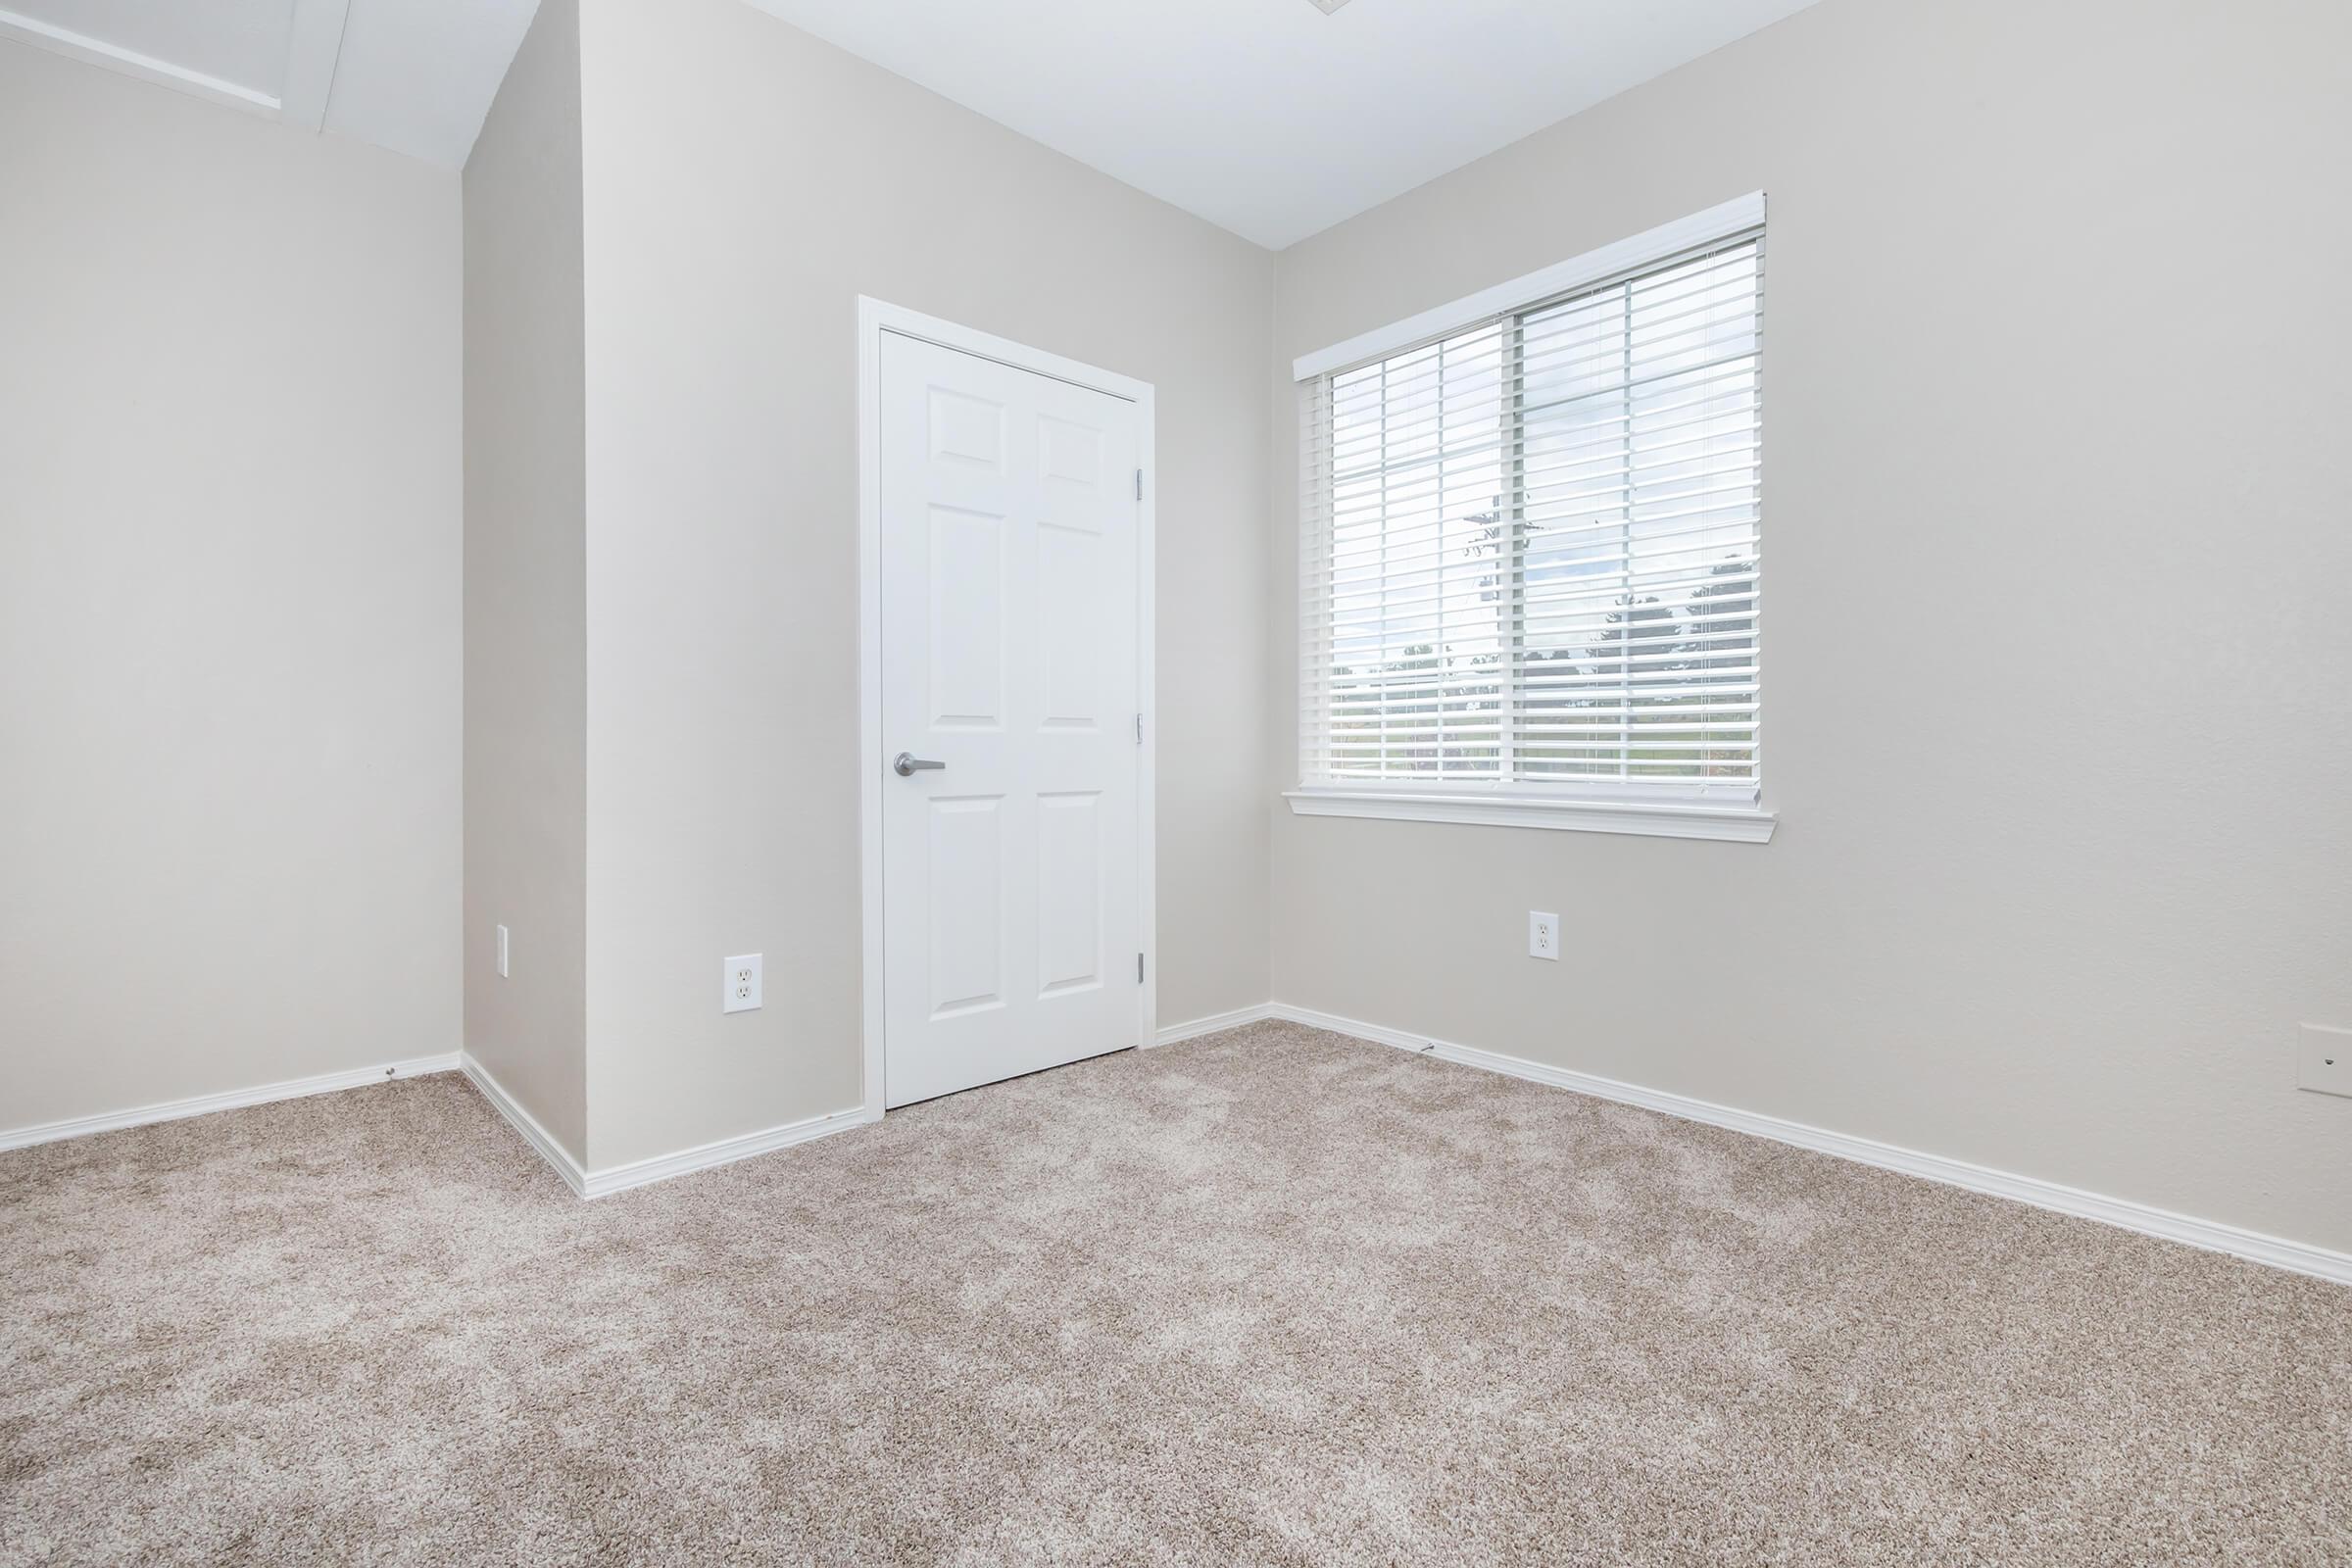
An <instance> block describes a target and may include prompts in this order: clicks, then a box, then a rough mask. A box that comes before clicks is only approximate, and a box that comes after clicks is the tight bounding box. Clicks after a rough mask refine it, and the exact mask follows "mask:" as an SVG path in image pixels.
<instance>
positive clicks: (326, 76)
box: [0, 0, 538, 169]
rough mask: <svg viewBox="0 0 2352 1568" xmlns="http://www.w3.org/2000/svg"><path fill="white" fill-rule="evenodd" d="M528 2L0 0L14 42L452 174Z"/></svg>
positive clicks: (0, 30) (511, 54) (4, 30)
mask: <svg viewBox="0 0 2352 1568" xmlns="http://www.w3.org/2000/svg"><path fill="white" fill-rule="evenodd" d="M537 8H538V0H0V38H13V39H15V40H17V41H18V42H20V43H27V44H31V45H33V46H35V47H36V48H42V49H47V50H50V51H52V52H54V53H57V54H61V55H66V56H69V57H71V58H73V59H75V60H82V61H86V62H88V63H89V64H91V65H96V66H103V67H105V68H107V69H108V70H110V71H119V72H122V73H124V74H126V75H132V76H138V77H141V78H143V79H145V80H148V81H154V82H160V83H162V84H163V85H165V86H167V87H173V88H177V89H178V90H180V91H182V92H188V93H194V94H195V95H197V96H198V97H201V98H209V99H211V100H213V101H214V102H215V103H222V104H227V105H229V106H230V107H232V108H236V109H242V110H244V111H246V112H247V113H250V114H256V115H261V116H264V117H266V118H269V119H271V120H278V121H283V122H284V123H287V124H291V125H298V126H300V127H302V128H303V129H306V130H329V131H333V132H334V133H335V134H337V135H340V136H349V137H352V138H353V139H355V140H358V141H366V142H372V143H374V144H375V145H377V146H379V147H388V148H390V149H391V150H392V151H394V152H398V153H406V154H408V155H409V156H410V157H412V158H417V159H421V160H423V161H424V162H426V163H430V164H438V165H441V166H442V167H444V168H449V169H456V168H460V167H462V166H463V165H464V164H465V162H466V154H467V153H468V152H470V151H472V148H473V138H474V136H475V134H476V133H477V132H479V131H480V129H481V127H482V117H483V116H484V115H485V114H487V113H488V112H489V108H490V100H491V99H492V98H494V97H496V96H497V94H498V84H499V82H500V81H501V80H502V79H504V78H505V76H506V73H507V66H508V65H509V63H510V62H512V61H513V60H514V58H515V48H516V47H517V46H518V45H519V44H520V43H521V42H522V35H523V32H524V30H525V29H526V28H528V27H529V26H530V23H531V14H532V13H533V12H534V11H535V10H536V9H537Z"/></svg>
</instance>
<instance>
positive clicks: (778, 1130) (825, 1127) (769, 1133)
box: [581, 1105, 882, 1198]
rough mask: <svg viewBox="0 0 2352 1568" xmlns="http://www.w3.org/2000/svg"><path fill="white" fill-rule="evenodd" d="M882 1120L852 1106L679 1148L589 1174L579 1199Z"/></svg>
mask: <svg viewBox="0 0 2352 1568" xmlns="http://www.w3.org/2000/svg"><path fill="white" fill-rule="evenodd" d="M881 1119H882V1118H881V1116H880V1115H879V1114H878V1113H876V1112H874V1111H870V1110H867V1109H866V1108H865V1107H864V1106H862V1105H854V1106H852V1107H851V1108H849V1109H848V1110H836V1111H831V1112H829V1113H827V1114H825V1115H822V1116H810V1117H808V1118H807V1119H805V1120H802V1121H793V1122H786V1123H785V1124H784V1125H783V1126H781V1127H770V1128H768V1129H766V1130H765V1131H764V1132H757V1133H745V1134H744V1135H743V1136H742V1137H740V1138H722V1139H720V1140H719V1141H718V1142H717V1143H714V1144H704V1145H702V1146H701V1147H699V1148H696V1149H682V1150H680V1151H678V1152H676V1153H674V1154H657V1155H655V1156H654V1157H653V1158H651V1159H639V1160H632V1161H630V1162H629V1163H628V1164H626V1165H614V1166H612V1167H611V1168H609V1169H606V1170H597V1171H590V1172H589V1173H588V1186H587V1190H586V1191H585V1192H584V1193H583V1194H582V1195H581V1196H582V1197H585V1198H602V1197H604V1196H605V1195H606V1194H608V1193H618V1192H623V1191H626V1190H627V1189H629V1188H631V1187H643V1186H644V1185H646V1184H647V1183H648V1182H659V1181H666V1180H668V1179H669V1178H670V1177H672V1176H683V1175H686V1174H687V1173H688V1172H690V1171H698V1170H709V1169H711V1167H712V1166H714V1165H732V1164H733V1163H735V1161H737V1160H739V1159H749V1158H751V1157H752V1156H753V1155H754V1154H764V1153H768V1152H771V1151H773V1150H778V1149H790V1148H791V1147H792V1146H793V1145H795V1144H805V1143H808V1142H809V1140H810V1139H812V1138H825V1137H829V1136H831V1135H832V1134H834V1133H845V1132H848V1131H849V1130H850V1129H851V1128H853V1127H870V1126H872V1125H873V1124H874V1123H875V1122H878V1121H880V1120H881Z"/></svg>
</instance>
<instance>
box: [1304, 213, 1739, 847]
mask: <svg viewBox="0 0 2352 1568" xmlns="http://www.w3.org/2000/svg"><path fill="white" fill-rule="evenodd" d="M1763 222H1764V193H1763V192H1762V191H1752V192H1750V193H1749V194H1747V195H1745V196H1739V197H1735V198H1733V199H1732V200H1730V201H1727V202H1722V203H1719V204H1717V205H1716V206H1713V207H1710V208H1708V209H1707V210H1706V211H1704V212H1701V213H1693V214H1691V216H1690V217H1688V218H1683V219H1678V220H1676V221H1673V222H1671V223H1661V224H1659V225H1658V226H1657V227H1656V228H1653V229H1649V230H1647V231H1646V232H1643V233H1641V234H1636V235H1633V236H1632V237H1630V238H1627V239H1622V240H1618V241H1616V242H1615V243H1614V244H1609V245H1603V246H1601V247H1600V248H1599V249H1597V250H1592V251H1587V252H1586V253H1585V254H1584V255H1582V256H1574V257H1570V258H1569V259H1568V260H1567V261H1564V262H1559V263H1556V264H1554V265H1553V266H1550V267H1546V268H1544V269H1543V270H1539V271H1534V272H1530V273H1528V274H1526V275H1525V276H1523V277H1516V278H1513V279H1511V280H1510V281H1509V282H1507V283H1497V284H1495V286H1494V287H1492V288H1487V289H1481V290H1480V291H1479V292H1477V293H1476V294H1471V295H1468V296H1466V297H1464V298H1462V299H1458V300H1455V301H1453V302H1452V303H1450V304H1447V305H1440V306H1437V307H1435V308H1434V309H1431V310H1427V311H1423V312H1421V313H1420V314H1419V315H1417V316H1413V317H1409V318H1407V319H1404V320H1401V321H1397V322H1396V323H1394V324H1392V325H1389V326H1384V327H1379V328H1377V329H1375V330H1373V331H1370V332H1364V333H1360V334H1358V335H1357V336H1355V337H1351V338H1348V340H1347V341H1346V342H1343V343H1335V344H1333V345H1332V346H1331V347H1329V348H1326V349H1318V350H1316V351H1315V352H1314V353H1312V354H1305V355H1301V356H1299V358H1298V359H1296V360H1294V361H1292V362H1291V374H1292V377H1293V379H1294V380H1297V381H1302V382H1303V381H1311V380H1314V379H1315V378H1316V377H1318V376H1320V375H1323V374H1326V373H1327V372H1329V371H1332V370H1337V369H1345V368H1348V367H1350V366H1354V365H1361V364H1363V363H1364V362H1366V361H1368V360H1376V359H1382V358H1385V357H1387V356H1389V355H1391V354H1396V353H1398V352H1401V351H1403V350H1406V349H1410V348H1414V347H1417V346H1418V345H1420V344H1423V343H1427V342H1430V341H1432V340H1434V339H1437V338H1441V337H1444V336H1446V334H1448V333H1451V332H1455V331H1458V330H1460V329H1462V328H1464V327H1466V326H1468V325H1470V324H1472V323H1474V322H1477V321H1481V320H1485V319H1488V318H1490V317H1495V316H1500V315H1503V314H1505V313H1507V312H1510V311H1515V310H1520V309H1523V308H1525V307H1526V306H1528V305H1529V304H1531V303H1533V302H1535V301H1538V300H1543V299H1546V298H1549V297H1551V296H1553V295H1558V294H1567V293H1572V292H1574V291H1575V290H1577V289H1579V288H1582V287H1584V286H1586V285H1587V284H1591V283H1597V282H1599V281H1601V280H1602V279H1604V278H1608V277H1611V276H1614V275H1616V274H1617V273H1620V272H1625V271H1629V270H1634V269H1637V268H1641V267H1644V266H1646V265H1648V264H1649V263H1651V262H1659V261H1664V260H1666V259H1667V258H1669V257H1672V256H1676V255H1679V254H1680V253H1682V252H1684V251H1687V250H1692V249H1695V248H1697V247H1699V246H1702V245H1707V244H1711V243H1713V242H1714V241H1716V240H1719V239H1726V238H1729V237H1731V236H1732V235H1735V234H1738V233H1740V232H1741V231H1743V230H1746V229H1750V228H1755V227H1757V226H1759V225H1760V224H1762V223H1763ZM1737 788H1738V793H1740V795H1742V796H1745V797H1746V799H1744V800H1742V801H1740V802H1709V801H1706V800H1704V799H1701V798H1693V797H1691V796H1685V797H1682V798H1680V799H1669V800H1661V799H1656V798H1650V799H1643V800H1612V799H1608V798H1606V797H1600V798H1595V797H1594V796H1593V795H1592V794H1590V793H1580V794H1578V795H1576V796H1574V797H1566V796H1558V797H1547V796H1544V795H1542V794H1538V793H1531V792H1528V791H1526V790H1524V789H1514V790H1509V791H1505V790H1503V789H1501V788H1499V787H1495V788H1488V789H1484V790H1482V789H1481V788H1480V787H1479V786H1478V785H1475V784H1470V785H1457V786H1450V787H1444V788H1436V789H1431V788H1420V787H1415V786H1410V785H1407V786H1402V787H1398V786H1384V785H1379V784H1363V785H1323V784H1301V785H1299V787H1298V788H1296V789H1290V790H1285V791H1284V792H1283V799H1285V800H1287V801H1288V802H1290V805H1291V813H1292V814H1293V815H1294V816H1356V817H1373V818H1379V819H1383V820H1387V821H1397V822H1452V823H1461V824H1467V825H1474V826H1485V827H1538V828H1556V829H1565V830H1568V831H1571V832H1585V833H1630V834H1637V835H1642V836H1646V837H1651V838H1677V839H1717V840H1723V841H1727V842H1731V843H1739V844H1763V843H1767V842H1769V841H1770V840H1771V838H1772V833H1773V829H1774V827H1775V826H1776V825H1778V823H1779V820H1780V819H1779V816H1778V814H1777V813H1776V812H1773V811H1769V810H1766V809H1763V808H1762V807H1761V806H1760V805H1757V804H1755V796H1754V793H1753V792H1754V788H1755V787H1754V786H1753V785H1741V786H1738V787H1737ZM1699 793H1700V794H1702V795H1703V790H1702V791H1701V792H1699Z"/></svg>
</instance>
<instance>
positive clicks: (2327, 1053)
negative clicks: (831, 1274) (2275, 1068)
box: [2295, 1023, 2352, 1096]
mask: <svg viewBox="0 0 2352 1568" xmlns="http://www.w3.org/2000/svg"><path fill="white" fill-rule="evenodd" d="M2295 1085H2296V1087H2297V1088H2301V1089H2308V1090H2310V1091H2311V1092H2312V1093H2313V1094H2315V1095H2345V1096H2352V1029H2335V1028H2330V1027H2329V1026H2328V1025H2327V1024H2324V1023H2307V1024H2305V1025H2304V1026H2303V1035H2302V1038H2301V1039H2300V1040H2298V1041H2297V1042H2296V1045H2295Z"/></svg>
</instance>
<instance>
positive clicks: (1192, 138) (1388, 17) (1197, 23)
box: [0, 0, 1811, 247]
mask: <svg viewBox="0 0 2352 1568" xmlns="http://www.w3.org/2000/svg"><path fill="white" fill-rule="evenodd" d="M644 3H647V4H658V3H660V0H644ZM752 3H753V4H756V5H758V6H759V7H760V9H762V10H764V11H767V12H770V13H772V14H773V15H775V16H777V17H780V18H782V19H783V20H784V21H786V22H789V23H791V24H793V25H796V26H800V27H804V28H806V29H808V30H809V31H810V32H813V33H815V34H816V35H817V36H819V37H821V38H825V39H828V40H830V41H831V42H833V43H836V44H838V45H840V46H841V47H842V48H844V49H847V50H849V51H850V52H851V53H853V54H857V55H861V56H863V57H864V58H866V59H868V60H871V61H873V62H874V63H875V64H877V65H879V66H882V67H883V68H884V69H886V70H889V71H893V72H896V73H899V74H900V75H903V76H907V77H909V78H911V79H912V80H914V81H917V82H920V83H922V84H923V85H924V86H926V87H929V88H930V89H932V90H933V91H934V92H937V93H940V94H942V95H943V96H945V97H948V98H952V99H954V100H955V101H956V102H957V103H960V104H962V105H964V106H965V107H967V108H969V109H973V110H976V111H978V112H979V113H981V114H983V115H986V116H988V117H989V118H990V119H992V120H995V121H998V122H1000V123H1004V124H1005V125H1009V126H1010V127H1012V128H1013V129H1014V130H1017V131H1019V132H1021V133H1022V134H1023V135H1026V136H1029V137H1031V138H1032V139H1034V140H1037V141H1041V142H1043V143H1045V144H1046V145H1047V146H1049V147H1053V148H1056V149H1058V150H1059V151H1061V152H1064V153H1067V154H1068V155H1069V156H1070V157H1072V158H1075V159H1077V160H1078V161H1079V162H1081V163H1084V164H1089V165H1092V166H1093V167H1094V168H1096V169H1100V170H1102V171H1103V172H1105V173H1108V174H1112V175H1114V176H1116V177H1117V178H1119V179H1123V180H1125V181H1127V183H1129V184H1131V185H1135V186H1137V187H1139V188H1141V189H1143V190H1146V191H1149V192H1151V193H1152V195H1154V196H1157V197H1159V198H1161V199H1162V200H1164V201H1167V202H1171V203H1173V204H1174V205H1176V206H1178V207H1181V208H1184V209H1185V210H1187V211H1188V212H1192V213H1197V214H1199V215H1200V216H1201V217H1202V218H1205V219H1207V220H1208V221H1211V222H1214V223H1219V224H1222V225H1223V226H1224V227H1226V228H1229V229H1232V230H1233V231H1234V232H1235V233H1237V234H1241V235H1243V236H1245V237H1247V238H1249V239H1252V240H1255V241H1257V242H1258V243H1259V244H1261V245H1268V246H1274V247H1281V246H1284V245H1288V244H1290V243H1291V242H1292V241H1294V240H1298V239H1302V238H1304V237H1305V236H1306V235H1308V234H1312V233H1314V232H1316V231H1317V230H1318V229H1323V228H1327V227H1329V226H1330V225H1331V224H1333V223H1336V222H1338V221H1341V220H1342V219H1345V218H1349V217H1352V216H1353V215H1355V214H1357V213H1360V212H1362V211H1364V210H1365V209H1366V208H1369V207H1374V206H1377V205H1379V204H1380V203H1381V202H1383V201H1386V200H1388V199H1389V198H1390V197H1392V196H1395V195H1397V194H1399V193H1400V192H1403V191H1406V190H1410V189H1411V188H1412V187H1413V186H1415V185H1418V184H1421V183H1422V182H1423V181H1425V180H1429V179H1433V178H1435V177H1436V176H1438V175H1439V174H1443V173H1445V172H1446V171H1448V170H1451V169H1458V168H1460V167H1461V166H1462V165H1463V164H1466V163H1468V162H1470V161H1471V160H1472V159H1475V158H1479V157H1482V156H1484V155H1485V154H1487V153H1490V152H1493V151H1494V150H1495V148H1497V147H1501V146H1503V145H1505V144H1506V143H1509V142H1513V141H1516V140H1518V139H1519V138H1520V137H1522V136H1525V135H1527V134H1528V133H1530V132H1531V131H1535V130H1540V129H1542V128H1543V127H1544V126H1545V125H1548V124H1550V123H1553V122H1554V121H1557V120H1563V119H1565V118H1567V117H1568V116H1570V115H1572V114H1575V113H1576V112H1577V111H1578V110H1581V109H1585V108H1588V107H1590V106H1591V105H1593V104H1594V103H1597V102H1599V101H1600V100H1601V99H1603V98H1606V97H1609V96H1610V95H1611V94H1614V93H1618V92H1622V91H1624V90H1625V89H1626V88H1628V87H1631V86H1633V85H1634V84H1635V83H1637V82H1641V81H1646V80H1647V79H1649V78H1650V77H1652V76H1655V75H1657V74H1659V73H1662V72H1665V71H1669V70H1672V69H1673V68H1674V67H1675V66H1678V65H1681V64H1682V63H1683V62H1685V61H1687V60H1691V59H1695V58H1696V57H1697V56H1699V55H1702V54H1705V53H1706V52H1707V51H1709V50H1711V49H1716V48H1719V47H1721V46H1722V45H1724V44H1726V43H1729V42H1731V41H1732V40H1733V39H1735V38H1738V37H1740V36H1743V35H1744V34H1746V33H1749V32H1753V31H1754V30H1755V29H1757V28H1758V27H1761V26H1764V25H1767V24H1769V23H1772V22H1776V21H1778V20H1779V19H1780V18H1782V17H1785V16H1788V15H1789V13H1791V12H1794V11H1798V10H1801V9H1803V7H1804V6H1806V5H1808V4H1810V3H1811V0H1348V3H1346V4H1345V5H1344V7H1343V9H1341V10H1339V11H1337V12H1335V13H1333V14H1331V15H1329V16H1326V15H1324V14H1323V13H1322V12H1321V11H1319V10H1318V9H1316V6H1315V5H1314V4H1310V3H1309V0H752ZM537 4H538V0H0V37H12V36H13V37H16V38H19V39H21V40H23V41H25V42H30V43H35V44H39V45H42V46H44V47H47V48H52V49H56V50H58V51H59V52H61V53H65V54H71V55H75V56H78V57H79V58H82V59H87V60H93V61H95V62H97V63H98V64H101V65H106V66H110V67H112V68H114V69H116V70H120V71H127V72H129V73H132V74H135V75H142V76H147V77H149V78H151V79H154V80H158V81H163V82H165V83H167V84H169V85H172V86H175V87H179V88H182V89H183V90H186V91H190V92H196V93H201V94H203V95H204V96H207V97H211V98H216V99H219V100H221V101H222V102H225V103H230V104H234V105H236V106H237V107H239V108H242V109H246V110H249V111H251V112H254V113H257V114H263V115H268V116H271V117H273V118H277V119H281V120H285V121H287V122H289V123H294V124H298V125H303V126H306V127H309V128H312V129H320V128H323V129H326V130H331V131H334V132H336V133H337V134H339V135H344V136H351V137H356V138H358V139H359V140H362V141H368V142H373V143H375V144H376V145H378V146H382V147H389V148H391V149H392V150H394V151H395V152H402V153H407V154H409V155H410V156H412V157H416V158H420V159H423V160H425V161H426V162H428V163H434V164H440V165H443V166H445V167H448V168H453V169H454V168H458V167H460V166H462V165H463V164H464V163H465V161H466V154H467V153H468V152H469V151H471V149H472V147H473V139H474V136H475V133H476V132H478V131H479V130H480V129H481V123H482V117H483V115H484V114H486V113H487V112H488V110H489V107H490V101H491V99H492V98H493V97H495V96H496V94H497V92H498V84H499V82H500V81H501V80H502V79H503V78H504V77H505V75H506V71H507V66H508V64H509V63H510V62H512V61H513V59H514V58H515V46H516V45H517V44H518V43H520V42H521V39H522V34H523V31H524V29H525V28H526V27H528V26H529V25H530V19H531V14H532V12H533V11H534V10H536V9H537Z"/></svg>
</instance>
